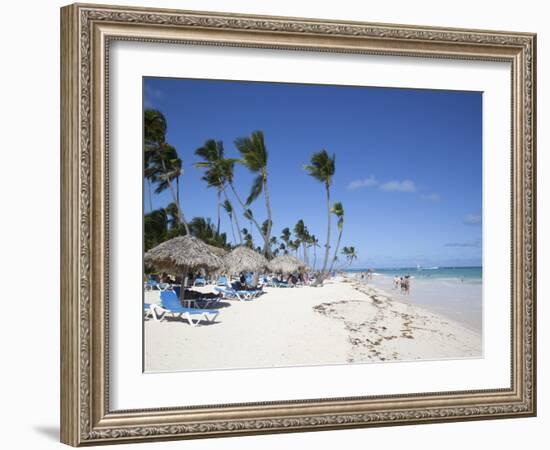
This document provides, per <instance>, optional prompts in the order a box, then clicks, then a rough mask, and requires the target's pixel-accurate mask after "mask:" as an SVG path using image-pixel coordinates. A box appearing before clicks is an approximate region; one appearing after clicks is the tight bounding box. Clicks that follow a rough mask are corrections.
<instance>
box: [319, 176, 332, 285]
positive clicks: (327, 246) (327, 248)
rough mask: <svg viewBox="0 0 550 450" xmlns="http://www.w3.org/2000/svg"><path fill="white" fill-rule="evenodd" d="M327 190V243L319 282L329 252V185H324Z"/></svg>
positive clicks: (322, 277) (324, 269)
mask: <svg viewBox="0 0 550 450" xmlns="http://www.w3.org/2000/svg"><path fill="white" fill-rule="evenodd" d="M326 190H327V243H326V245H325V257H324V259H323V268H322V269H321V280H320V281H321V283H322V282H323V279H324V278H325V277H324V276H323V274H325V272H326V270H327V263H328V254H329V252H330V223H331V220H330V219H331V217H330V186H329V185H328V184H327V185H326Z"/></svg>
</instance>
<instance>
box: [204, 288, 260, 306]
mask: <svg viewBox="0 0 550 450" xmlns="http://www.w3.org/2000/svg"><path fill="white" fill-rule="evenodd" d="M214 290H215V291H216V292H217V293H218V294H221V295H222V298H226V299H230V300H231V299H237V300H239V301H241V302H244V301H247V300H254V299H255V298H256V297H258V296H259V293H260V292H261V291H238V290H237V289H233V288H232V287H231V288H228V287H224V288H223V287H218V286H216V287H215V288H214Z"/></svg>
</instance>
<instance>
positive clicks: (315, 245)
mask: <svg viewBox="0 0 550 450" xmlns="http://www.w3.org/2000/svg"><path fill="white" fill-rule="evenodd" d="M316 265H317V244H316V243H315V242H314V243H313V271H314V272H315V266H316Z"/></svg>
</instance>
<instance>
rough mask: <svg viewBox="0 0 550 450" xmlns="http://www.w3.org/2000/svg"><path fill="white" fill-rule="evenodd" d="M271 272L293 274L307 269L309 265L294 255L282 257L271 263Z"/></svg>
mask: <svg viewBox="0 0 550 450" xmlns="http://www.w3.org/2000/svg"><path fill="white" fill-rule="evenodd" d="M267 267H268V268H269V270H271V271H272V272H276V273H279V272H280V273H293V272H298V271H301V270H305V269H307V265H306V264H305V263H304V262H303V261H301V260H299V259H298V258H296V257H294V256H292V255H281V256H277V257H276V258H273V259H272V260H271V261H269V265H268V266H267Z"/></svg>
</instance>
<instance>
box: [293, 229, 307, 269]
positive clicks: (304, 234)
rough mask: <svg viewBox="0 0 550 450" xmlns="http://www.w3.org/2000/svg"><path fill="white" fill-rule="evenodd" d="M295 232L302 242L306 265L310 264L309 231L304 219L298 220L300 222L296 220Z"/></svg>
mask: <svg viewBox="0 0 550 450" xmlns="http://www.w3.org/2000/svg"><path fill="white" fill-rule="evenodd" d="M294 234H295V235H296V237H297V238H298V239H299V240H300V241H301V242H302V249H303V252H304V262H305V263H306V265H308V264H309V261H308V257H307V244H308V241H309V233H308V231H307V227H306V225H305V224H304V221H303V220H302V219H300V220H298V222H296V225H294Z"/></svg>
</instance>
